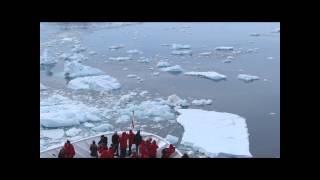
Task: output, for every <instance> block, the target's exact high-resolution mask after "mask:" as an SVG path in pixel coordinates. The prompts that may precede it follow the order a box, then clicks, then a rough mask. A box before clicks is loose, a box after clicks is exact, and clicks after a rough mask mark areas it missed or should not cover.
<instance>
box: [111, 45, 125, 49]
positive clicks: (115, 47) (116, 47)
mask: <svg viewBox="0 0 320 180" xmlns="http://www.w3.org/2000/svg"><path fill="white" fill-rule="evenodd" d="M121 48H124V45H123V44H118V45H113V46H110V47H109V49H110V50H117V49H121Z"/></svg>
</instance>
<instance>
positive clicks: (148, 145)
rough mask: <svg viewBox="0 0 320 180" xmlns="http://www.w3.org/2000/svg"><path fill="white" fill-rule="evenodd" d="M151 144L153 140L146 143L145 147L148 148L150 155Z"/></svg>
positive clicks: (150, 139)
mask: <svg viewBox="0 0 320 180" xmlns="http://www.w3.org/2000/svg"><path fill="white" fill-rule="evenodd" d="M151 142H152V138H149V139H148V140H146V143H145V146H146V149H147V151H148V153H149V151H150V145H151Z"/></svg>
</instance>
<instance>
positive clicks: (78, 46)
mask: <svg viewBox="0 0 320 180" xmlns="http://www.w3.org/2000/svg"><path fill="white" fill-rule="evenodd" d="M86 50H87V48H85V47H83V46H81V45H79V44H76V45H74V48H73V49H72V50H71V51H72V52H74V53H80V52H83V51H86Z"/></svg>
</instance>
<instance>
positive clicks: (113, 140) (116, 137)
mask: <svg viewBox="0 0 320 180" xmlns="http://www.w3.org/2000/svg"><path fill="white" fill-rule="evenodd" d="M112 144H119V135H118V134H114V135H112Z"/></svg>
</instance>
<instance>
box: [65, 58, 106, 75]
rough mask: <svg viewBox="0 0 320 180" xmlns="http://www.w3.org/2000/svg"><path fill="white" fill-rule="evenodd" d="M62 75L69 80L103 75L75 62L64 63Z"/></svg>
mask: <svg viewBox="0 0 320 180" xmlns="http://www.w3.org/2000/svg"><path fill="white" fill-rule="evenodd" d="M64 73H65V75H66V76H67V77H70V78H76V77H83V76H97V75H102V74H104V73H103V72H102V71H101V70H100V69H97V68H93V67H90V66H85V65H83V64H81V63H79V62H77V61H70V62H69V61H66V62H65V64H64Z"/></svg>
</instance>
